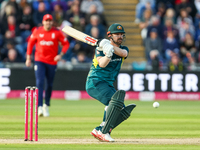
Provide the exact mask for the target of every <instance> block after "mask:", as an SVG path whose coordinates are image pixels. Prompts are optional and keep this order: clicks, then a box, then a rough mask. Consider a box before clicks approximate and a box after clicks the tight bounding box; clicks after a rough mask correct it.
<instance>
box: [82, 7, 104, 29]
mask: <svg viewBox="0 0 200 150" xmlns="http://www.w3.org/2000/svg"><path fill="white" fill-rule="evenodd" d="M92 15H99V18H100V23H101V24H103V25H104V26H105V27H107V22H106V19H105V17H104V15H103V14H100V13H98V12H97V6H96V5H94V4H93V5H90V8H89V12H88V13H87V14H86V15H85V20H86V25H87V24H89V23H90V17H91V16H92Z"/></svg>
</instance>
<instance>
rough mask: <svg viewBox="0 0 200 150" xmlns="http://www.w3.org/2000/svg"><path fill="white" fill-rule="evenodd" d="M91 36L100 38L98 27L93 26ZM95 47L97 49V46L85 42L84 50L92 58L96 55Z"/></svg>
mask: <svg viewBox="0 0 200 150" xmlns="http://www.w3.org/2000/svg"><path fill="white" fill-rule="evenodd" d="M91 36H92V37H94V38H96V39H100V38H99V37H100V33H99V29H98V28H97V27H92V29H91ZM95 49H96V47H95V46H91V45H88V44H84V51H85V54H86V56H87V57H88V58H89V59H92V58H93V57H94V53H95Z"/></svg>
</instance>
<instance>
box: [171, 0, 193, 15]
mask: <svg viewBox="0 0 200 150" xmlns="http://www.w3.org/2000/svg"><path fill="white" fill-rule="evenodd" d="M181 9H185V10H186V11H187V13H188V14H189V15H190V16H191V17H192V18H194V17H195V15H196V12H197V10H196V7H195V6H194V1H187V0H181V2H180V3H179V4H177V5H176V9H175V10H176V14H177V16H179V15H180V12H181Z"/></svg>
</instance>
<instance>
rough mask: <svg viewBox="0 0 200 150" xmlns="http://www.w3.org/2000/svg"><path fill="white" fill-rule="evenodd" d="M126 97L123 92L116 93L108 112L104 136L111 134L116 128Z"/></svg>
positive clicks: (103, 131) (103, 130)
mask: <svg viewBox="0 0 200 150" xmlns="http://www.w3.org/2000/svg"><path fill="white" fill-rule="evenodd" d="M124 97H125V91H123V90H119V91H117V92H115V94H114V95H113V96H112V98H111V101H110V103H109V106H108V108H107V111H106V121H105V125H104V127H103V129H102V133H103V134H106V133H108V132H111V131H112V129H113V127H114V126H115V124H116V120H117V119H118V117H119V115H120V113H121V109H122V108H123V105H124Z"/></svg>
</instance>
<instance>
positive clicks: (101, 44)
mask: <svg viewBox="0 0 200 150" xmlns="http://www.w3.org/2000/svg"><path fill="white" fill-rule="evenodd" d="M106 43H109V44H110V41H109V40H108V39H101V40H98V42H97V46H98V47H103V46H104V45H105V44H106Z"/></svg>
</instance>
